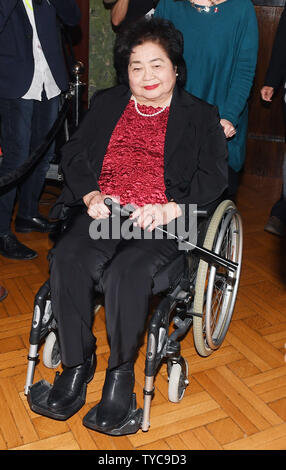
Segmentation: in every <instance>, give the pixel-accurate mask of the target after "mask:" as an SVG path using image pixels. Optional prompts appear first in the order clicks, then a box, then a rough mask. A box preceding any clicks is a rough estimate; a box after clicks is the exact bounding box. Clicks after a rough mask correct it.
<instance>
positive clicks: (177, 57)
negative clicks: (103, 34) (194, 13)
mask: <svg viewBox="0 0 286 470" xmlns="http://www.w3.org/2000/svg"><path fill="white" fill-rule="evenodd" d="M147 41H148V42H149V41H150V42H155V43H157V44H159V45H160V46H161V47H162V48H163V49H164V51H165V52H166V54H167V56H168V57H169V59H170V60H171V62H172V64H173V65H174V67H177V73H178V76H177V84H178V85H179V86H181V87H183V86H184V85H185V82H186V64H185V60H184V57H183V51H184V40H183V35H182V33H181V32H180V31H178V30H177V29H176V28H175V26H174V25H173V23H172V22H171V21H169V20H165V19H162V18H154V17H152V18H142V19H140V20H137V21H136V22H134V23H131V24H130V25H129V26H127V27H125V28H124V29H123V30H122V31H120V32H119V33H118V35H117V37H116V40H115V44H114V67H115V70H116V73H117V79H118V82H119V83H121V84H125V85H127V86H129V80H128V65H129V61H130V55H131V53H132V51H133V49H134V47H136V46H139V45H141V44H143V43H144V42H147Z"/></svg>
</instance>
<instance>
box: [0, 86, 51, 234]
mask: <svg viewBox="0 0 286 470" xmlns="http://www.w3.org/2000/svg"><path fill="white" fill-rule="evenodd" d="M42 98H43V100H42V101H37V100H25V99H22V98H17V99H6V98H0V118H1V147H2V150H3V161H2V164H1V166H0V176H2V175H5V174H7V173H9V172H10V171H12V170H14V169H16V168H18V167H20V166H21V165H22V164H23V163H24V162H25V161H26V160H27V159H28V157H29V156H30V154H31V153H32V152H33V150H35V148H36V147H37V146H38V145H39V144H41V142H42V141H43V140H44V139H45V137H46V135H47V133H48V132H49V130H50V129H51V127H52V125H53V124H54V122H55V120H56V118H57V115H58V109H59V97H58V96H57V97H55V98H52V99H50V100H48V99H47V98H46V95H45V93H44V92H43V97H42ZM53 155H54V144H52V145H51V146H50V148H49V149H48V151H47V152H46V154H45V155H44V156H43V157H42V158H41V160H40V161H39V162H38V163H37V165H36V166H35V167H33V168H32V169H31V170H30V171H29V172H28V174H27V175H26V176H25V177H24V179H23V180H22V181H21V183H20V184H19V185H18V186H15V187H13V189H12V190H10V191H8V192H5V193H4V194H1V196H0V234H3V233H7V232H9V231H10V224H11V218H12V214H13V209H14V203H15V200H16V194H17V191H18V196H19V201H18V202H19V205H18V215H19V216H21V217H26V218H30V217H36V216H37V215H38V203H39V199H40V195H41V192H42V190H43V186H44V183H45V177H46V173H47V170H48V168H49V162H50V161H51V159H52V158H53Z"/></svg>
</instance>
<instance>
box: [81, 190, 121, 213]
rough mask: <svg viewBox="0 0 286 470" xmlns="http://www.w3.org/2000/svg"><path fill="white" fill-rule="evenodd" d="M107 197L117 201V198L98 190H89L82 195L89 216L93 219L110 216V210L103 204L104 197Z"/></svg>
mask: <svg viewBox="0 0 286 470" xmlns="http://www.w3.org/2000/svg"><path fill="white" fill-rule="evenodd" d="M107 197H109V198H111V199H113V201H115V202H118V199H117V198H115V197H113V196H109V195H107V194H102V193H101V192H100V191H91V192H90V193H88V194H86V195H85V196H83V202H84V203H85V205H86V207H87V213H88V215H89V216H90V217H92V218H93V219H107V217H109V216H110V210H109V209H108V207H107V206H106V205H105V204H104V199H105V198H107Z"/></svg>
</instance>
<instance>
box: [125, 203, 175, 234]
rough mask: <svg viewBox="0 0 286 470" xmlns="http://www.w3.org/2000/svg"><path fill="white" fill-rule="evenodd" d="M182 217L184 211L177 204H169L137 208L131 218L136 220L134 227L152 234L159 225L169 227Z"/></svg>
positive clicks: (147, 205)
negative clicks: (172, 222)
mask: <svg viewBox="0 0 286 470" xmlns="http://www.w3.org/2000/svg"><path fill="white" fill-rule="evenodd" d="M180 215H182V210H181V208H180V206H178V204H176V203H175V202H168V203H167V204H146V205H145V206H143V207H137V209H135V211H134V212H133V213H132V215H131V216H130V219H131V220H134V225H135V226H138V225H139V227H141V228H142V229H143V230H145V229H146V228H147V227H148V231H149V232H152V230H154V229H155V228H156V227H157V226H158V225H167V224H168V223H169V222H171V220H173V219H176V218H177V217H180Z"/></svg>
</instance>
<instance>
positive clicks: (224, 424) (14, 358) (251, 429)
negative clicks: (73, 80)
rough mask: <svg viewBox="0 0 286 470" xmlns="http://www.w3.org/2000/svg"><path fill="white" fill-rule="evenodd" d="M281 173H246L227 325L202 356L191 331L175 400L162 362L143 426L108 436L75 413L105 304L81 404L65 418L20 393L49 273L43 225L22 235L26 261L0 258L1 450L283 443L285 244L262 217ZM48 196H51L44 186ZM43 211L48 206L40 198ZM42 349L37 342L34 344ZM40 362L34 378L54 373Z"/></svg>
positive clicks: (91, 399)
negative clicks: (235, 287) (4, 292)
mask: <svg viewBox="0 0 286 470" xmlns="http://www.w3.org/2000/svg"><path fill="white" fill-rule="evenodd" d="M279 186H280V185H279V182H278V183H277V180H274V179H273V180H271V179H269V180H267V179H259V178H256V179H255V178H250V177H249V178H245V179H244V182H243V184H242V186H241V188H240V191H239V198H238V206H239V209H240V211H241V213H242V216H243V221H244V235H245V245H244V246H245V248H244V258H243V270H242V279H241V285H240V289H239V293H238V301H237V305H236V309H235V313H234V317H233V321H232V323H231V326H230V330H229V332H228V334H227V337H226V339H225V341H224V343H223V345H222V347H221V348H220V349H219V350H218V351H217V352H215V353H213V354H212V355H211V356H210V357H209V358H201V357H199V356H198V355H197V353H196V351H195V349H194V346H193V339H192V334H191V333H190V334H189V336H188V337H187V339H185V340H184V342H183V345H182V351H183V355H184V357H185V358H186V359H188V362H189V369H190V370H189V374H190V385H189V387H188V388H187V390H186V393H185V397H184V398H183V400H182V402H181V403H180V404H173V403H171V402H169V401H168V395H167V375H166V368H165V367H162V369H161V371H160V373H159V374H158V376H157V379H156V383H155V386H156V390H155V396H154V399H153V403H152V410H151V427H150V430H149V432H145V433H143V432H142V431H139V432H138V433H137V434H135V435H130V436H126V437H117V438H113V437H109V436H105V435H102V434H99V433H96V432H93V431H90V430H88V429H86V428H85V427H84V426H83V425H82V418H83V416H84V415H85V414H86V413H87V411H88V410H89V409H90V408H91V407H92V406H94V405H95V404H96V403H97V401H98V400H99V399H100V396H101V387H102V384H103V380H104V374H105V368H106V365H107V358H108V354H109V349H108V344H107V341H106V333H105V323H104V311H103V309H101V310H100V311H99V313H98V315H97V316H96V319H95V329H96V332H97V333H96V334H97V337H98V349H97V352H98V367H97V370H96V374H95V377H94V380H93V381H92V382H91V383H90V384H89V387H88V393H87V403H86V405H85V406H84V407H83V408H82V409H81V410H80V411H79V412H78V413H77V414H76V415H75V416H73V417H72V418H70V419H69V420H68V421H66V422H59V421H53V420H50V419H48V418H44V417H41V416H39V415H36V414H34V413H32V412H31V411H30V409H29V407H28V404H27V400H26V397H25V395H24V391H23V389H24V384H25V377H26V366H27V359H26V357H27V350H28V338H29V331H30V325H31V318H32V310H33V301H34V296H35V293H36V292H37V290H38V288H39V287H40V286H41V285H42V283H43V282H44V281H45V280H46V279H47V278H48V263H47V259H46V256H47V251H48V249H49V247H50V246H51V244H50V242H49V240H48V237H47V235H46V234H37V233H33V234H25V235H19V239H20V240H21V241H23V242H25V243H27V245H29V246H30V247H31V248H33V249H35V250H37V251H38V253H39V257H38V258H36V259H35V260H32V261H10V260H7V259H5V258H3V257H0V284H3V285H4V286H5V287H6V288H7V289H8V291H9V295H8V297H7V298H6V299H5V300H4V301H3V302H1V303H0V416H1V418H0V449H2V450H3V449H21V450H22V449H27V450H37V449H40V450H45V449H48V450H51V449H54V450H64V449H68V450H76V449H85V450H89V449H90V450H91V449H93V450H99V449H100V450H111V449H114V450H129V449H141V450H147V449H148V450H154V449H160V450H170V449H172V450H185V449H212V450H219V449H221V450H232V449H237V450H247V449H266V450H267V449H268V450H278V449H283V450H285V449H286V422H285V421H286V363H285V358H286V349H285V348H286V287H285V278H286V276H285V269H286V262H285V244H284V242H283V240H281V239H279V238H277V237H275V236H273V235H270V234H267V233H266V232H264V231H263V226H264V224H265V222H266V220H267V217H268V213H269V209H270V207H271V205H272V203H273V202H274V201H275V200H276V199H277V198H278V196H279V191H280V187H279ZM45 197H48V196H47V194H46V195H45ZM41 210H42V212H43V213H47V211H48V205H44V206H42V209H41ZM144 348H145V347H143V348H142V351H140V355H139V359H138V361H137V363H136V386H135V391H136V393H137V401H138V404H139V405H140V406H142V387H143V381H144V373H143V370H144ZM41 352H42V350H41ZM53 377H54V371H52V370H50V369H46V368H45V367H44V365H43V363H42V361H40V363H39V364H38V366H37V369H36V377H35V380H36V381H37V380H40V379H41V378H45V379H46V380H48V381H52V380H53Z"/></svg>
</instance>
